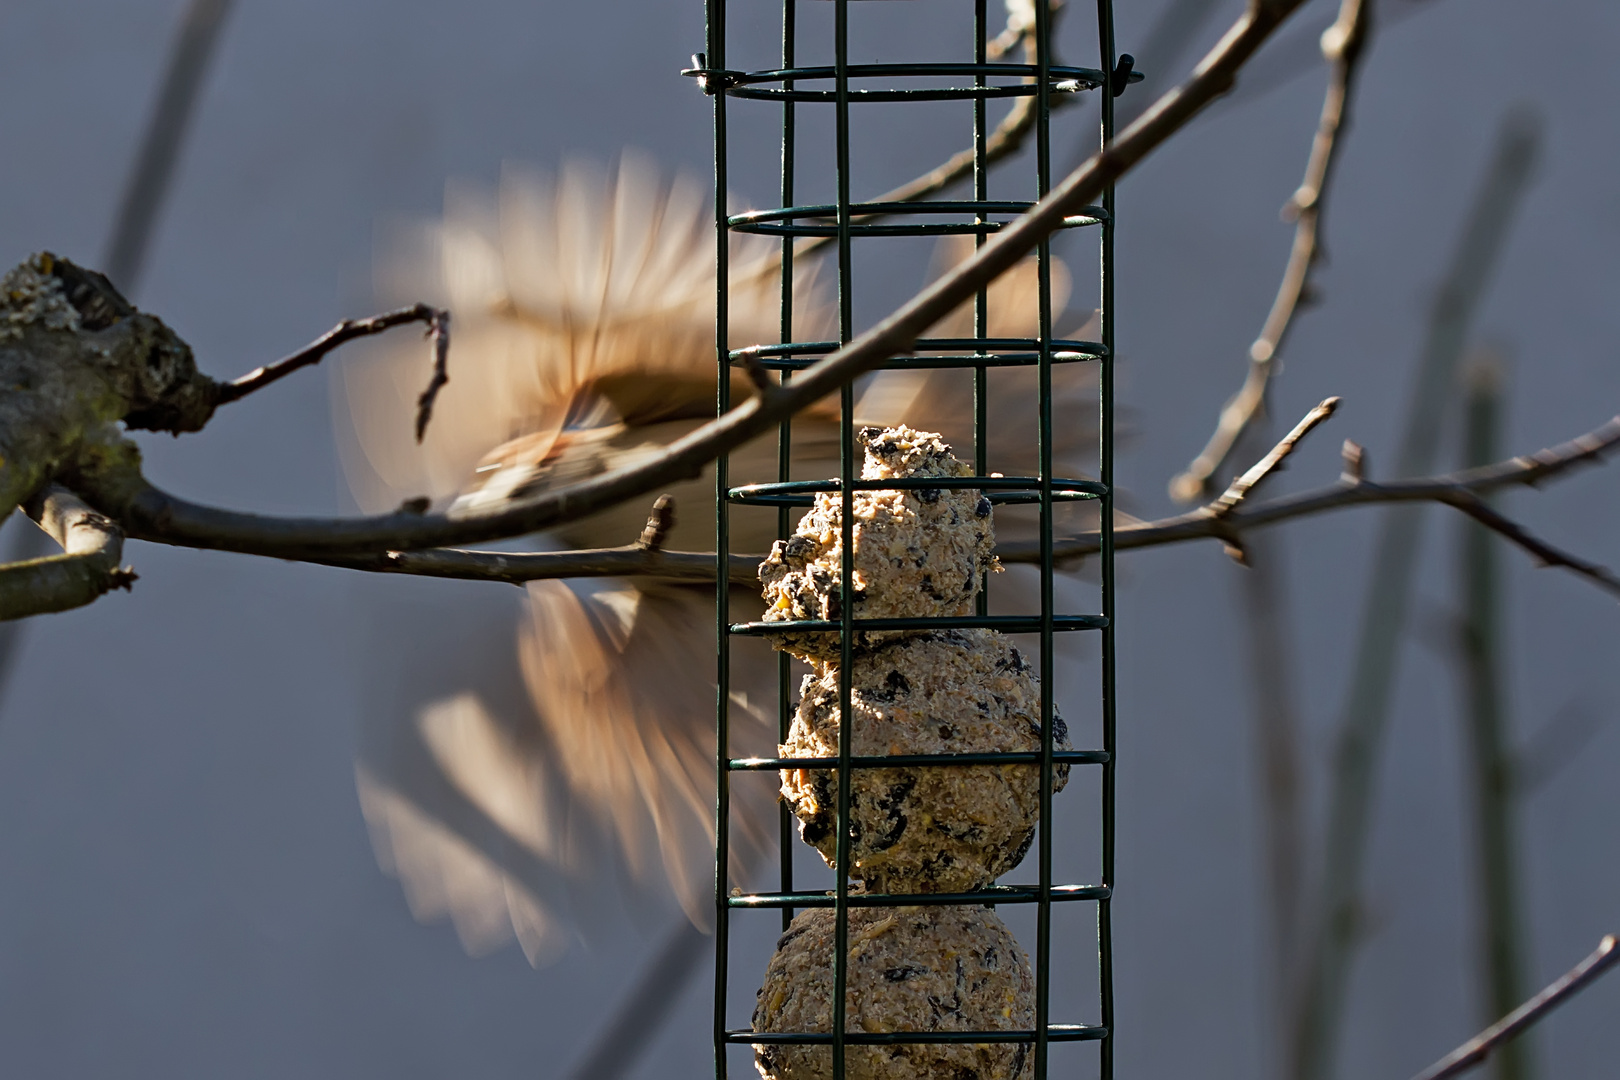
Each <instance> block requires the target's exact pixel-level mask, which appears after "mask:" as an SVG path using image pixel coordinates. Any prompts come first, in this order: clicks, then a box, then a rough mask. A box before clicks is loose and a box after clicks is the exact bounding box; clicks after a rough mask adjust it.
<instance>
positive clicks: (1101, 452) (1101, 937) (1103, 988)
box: [1097, 0, 1124, 1080]
mask: <svg viewBox="0 0 1620 1080" xmlns="http://www.w3.org/2000/svg"><path fill="white" fill-rule="evenodd" d="M1097 51H1098V57H1097V60H1098V63H1099V64H1100V65H1101V67H1102V69H1103V70H1104V71H1105V72H1110V73H1111V72H1113V70H1114V67H1115V64H1116V55H1115V52H1116V50H1115V46H1114V5H1113V2H1112V0H1097ZM1123 89H1124V87H1122V86H1119V87H1116V86H1115V85H1114V81H1113V77H1112V75H1110V76H1109V78H1108V81H1107V82H1105V83H1104V85H1103V89H1102V100H1101V101H1100V103H1099V107H1100V112H1101V127H1102V132H1101V134H1102V140H1101V141H1102V146H1103V147H1104V148H1106V147H1107V146H1108V145H1109V144H1111V143H1112V142H1113V141H1114V98H1115V95H1116V94H1117V93H1118V92H1119V91H1121V90H1123ZM1102 205H1103V223H1102V228H1101V229H1100V230H1099V233H1098V246H1099V249H1100V250H1099V251H1098V261H1099V264H1100V277H1101V283H1100V284H1101V296H1100V297H1099V299H1098V307H1099V312H1100V313H1099V315H1098V320H1099V327H1098V336H1099V337H1101V338H1102V344H1103V349H1104V353H1105V355H1104V358H1103V361H1102V365H1101V367H1100V368H1099V370H1098V395H1097V396H1098V407H1099V409H1100V410H1101V414H1100V416H1099V418H1098V443H1099V446H1098V471H1097V478H1098V479H1099V480H1101V481H1102V484H1103V488H1104V490H1105V491H1106V492H1107V494H1105V495H1104V496H1103V497H1102V507H1101V513H1102V520H1101V521H1100V522H1099V523H1098V528H1099V530H1100V531H1101V533H1102V538H1101V550H1100V551H1099V553H1098V569H1099V573H1100V574H1101V577H1102V614H1103V618H1104V619H1105V620H1106V625H1105V626H1104V627H1103V630H1102V728H1103V730H1102V743H1103V750H1104V751H1106V752H1107V754H1108V761H1107V763H1106V764H1104V765H1103V767H1102V883H1103V884H1104V885H1105V886H1107V887H1108V889H1109V890H1110V891H1109V899H1104V900H1103V901H1101V902H1100V903H1098V905H1097V982H1098V998H1099V1001H1100V1005H1101V1017H1100V1021H1101V1022H1100V1025H1099V1026H1100V1027H1102V1028H1103V1029H1104V1030H1105V1031H1107V1032H1108V1034H1107V1036H1106V1037H1105V1038H1104V1039H1103V1041H1102V1046H1101V1051H1100V1061H1099V1065H1098V1075H1099V1076H1100V1077H1101V1080H1113V1078H1114V920H1113V904H1112V896H1113V892H1112V890H1113V888H1114V827H1115V821H1114V797H1115V784H1116V782H1117V781H1116V773H1115V763H1116V762H1117V761H1118V749H1117V743H1116V738H1115V735H1116V729H1117V694H1118V690H1119V684H1118V681H1117V674H1116V670H1115V652H1114V647H1115V643H1116V639H1115V635H1114V625H1115V623H1114V616H1115V611H1114V607H1115V598H1116V594H1115V580H1114V496H1113V490H1114V361H1113V357H1114V222H1115V220H1116V217H1115V213H1116V211H1115V206H1114V186H1113V185H1112V184H1110V185H1109V186H1108V187H1107V188H1106V189H1104V191H1103V197H1102Z"/></svg>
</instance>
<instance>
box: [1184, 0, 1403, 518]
mask: <svg viewBox="0 0 1620 1080" xmlns="http://www.w3.org/2000/svg"><path fill="white" fill-rule="evenodd" d="M1371 22H1372V0H1341V3H1340V5H1339V17H1338V19H1337V20H1336V21H1335V22H1334V23H1333V25H1332V26H1330V27H1328V29H1327V30H1326V31H1325V32H1324V33H1323V34H1322V55H1323V56H1325V57H1326V58H1327V60H1328V62H1329V63H1330V64H1331V65H1332V68H1331V72H1330V74H1329V76H1328V87H1327V94H1326V95H1325V96H1324V98H1323V99H1322V115H1321V119H1320V120H1319V121H1318V122H1317V127H1316V138H1315V140H1314V141H1313V142H1312V143H1311V156H1310V159H1309V160H1308V161H1307V162H1306V165H1305V178H1304V180H1303V181H1301V183H1300V185H1299V187H1298V188H1297V189H1296V190H1295V192H1294V194H1293V195H1292V196H1291V197H1290V198H1289V200H1288V202H1287V204H1285V205H1284V207H1283V216H1284V219H1285V220H1292V221H1293V222H1294V246H1293V249H1292V250H1291V251H1290V252H1289V255H1288V265H1287V267H1286V268H1285V269H1284V270H1283V277H1282V283H1281V284H1280V285H1278V287H1277V296H1276V298H1275V299H1274V300H1272V302H1271V311H1270V312H1269V313H1268V314H1267V315H1266V321H1265V325H1264V326H1262V327H1261V328H1260V336H1259V337H1257V338H1255V340H1254V344H1252V345H1250V346H1249V369H1248V374H1247V375H1246V376H1245V377H1244V380H1243V385H1242V387H1240V388H1239V389H1238V392H1237V393H1236V394H1235V395H1234V396H1233V397H1232V399H1231V400H1230V401H1228V402H1227V403H1226V405H1225V407H1224V408H1222V409H1221V416H1220V420H1219V422H1218V423H1217V425H1216V428H1215V433H1214V434H1213V435H1211V436H1210V439H1209V443H1208V445H1206V446H1205V447H1204V449H1203V450H1201V451H1199V454H1198V456H1197V457H1196V458H1194V459H1193V461H1192V463H1191V464H1190V465H1188V466H1187V468H1186V469H1185V470H1184V471H1183V472H1182V473H1181V474H1180V475H1178V476H1177V477H1175V479H1173V480H1171V481H1170V494H1171V497H1173V498H1175V499H1177V500H1180V501H1182V502H1191V501H1193V500H1194V499H1199V498H1207V497H1208V496H1209V495H1210V494H1211V485H1212V484H1213V482H1214V478H1215V475H1216V474H1217V473H1218V472H1220V469H1221V466H1222V465H1224V464H1225V463H1226V460H1227V459H1228V458H1229V457H1231V455H1232V448H1233V447H1235V446H1236V445H1237V443H1238V439H1240V438H1241V437H1242V435H1243V432H1244V431H1245V430H1247V429H1248V427H1249V425H1250V424H1251V423H1253V422H1254V418H1255V417H1256V416H1258V415H1259V413H1260V411H1261V409H1262V408H1264V406H1265V400H1266V387H1267V386H1268V385H1270V382H1271V377H1272V375H1273V374H1274V373H1275V372H1276V370H1277V365H1276V364H1275V363H1274V362H1273V361H1274V360H1275V358H1276V356H1277V353H1278V351H1279V350H1281V348H1282V344H1283V340H1284V339H1285V338H1286V337H1287V336H1288V330H1289V328H1290V327H1291V326H1292V325H1293V322H1294V314H1295V313H1296V312H1297V311H1298V310H1299V309H1300V307H1301V306H1302V305H1304V304H1306V303H1309V302H1310V299H1311V273H1312V271H1313V270H1314V269H1315V268H1316V265H1317V262H1318V261H1319V260H1320V259H1321V256H1322V242H1321V223H1322V208H1323V205H1324V203H1325V201H1326V197H1327V191H1328V185H1329V182H1330V181H1331V179H1332V176H1333V163H1334V159H1335V152H1336V151H1337V150H1338V147H1339V137H1340V135H1342V134H1343V133H1344V130H1345V128H1346V127H1347V126H1348V124H1349V115H1350V101H1351V95H1352V92H1353V90H1354V86H1355V80H1356V72H1357V70H1358V68H1359V64H1360V60H1361V57H1362V52H1363V47H1364V46H1365V44H1366V42H1367V34H1368V28H1369V26H1370V24H1371Z"/></svg>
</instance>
